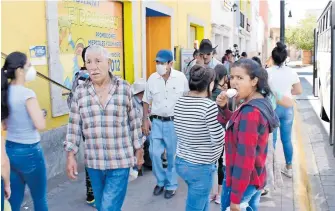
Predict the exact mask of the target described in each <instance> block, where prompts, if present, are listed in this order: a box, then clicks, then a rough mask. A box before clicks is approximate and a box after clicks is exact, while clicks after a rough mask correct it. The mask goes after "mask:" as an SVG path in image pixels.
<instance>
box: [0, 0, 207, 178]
mask: <svg viewBox="0 0 335 211" xmlns="http://www.w3.org/2000/svg"><path fill="white" fill-rule="evenodd" d="M12 11H15V13H13V12H12ZM210 11H211V5H210V4H208V3H206V2H205V1H196V2H193V3H192V4H189V3H188V2H185V1H182V0H178V1H163V0H162V1H126V0H125V1H99V0H92V1H78V0H63V1H2V2H1V15H2V17H3V18H2V22H1V28H2V36H1V43H2V47H1V52H2V55H6V54H9V53H11V52H13V51H21V52H24V53H26V54H27V55H28V58H29V59H30V60H31V62H32V64H33V65H34V66H35V68H36V70H37V71H38V72H39V73H41V74H43V75H45V76H47V77H49V78H51V79H52V80H54V81H56V82H58V83H60V84H63V85H64V86H65V87H68V88H70V87H71V83H72V79H73V75H74V73H76V72H77V71H78V70H79V68H80V67H81V66H82V65H83V62H82V59H81V52H82V50H83V48H84V47H86V46H88V45H91V44H98V45H102V46H104V47H106V48H107V49H108V50H109V51H110V55H111V59H112V65H111V70H112V71H113V74H114V75H116V76H118V77H122V78H124V79H125V80H127V81H128V82H129V83H133V81H134V80H135V79H138V78H141V77H143V78H148V77H149V76H150V74H151V73H152V72H154V71H155V62H154V58H155V55H156V53H157V51H158V50H159V49H163V48H164V49H171V50H172V52H173V53H174V56H175V61H174V67H175V69H177V70H180V69H181V63H182V62H184V61H181V54H180V52H181V49H191V50H192V49H193V48H194V46H193V43H194V42H195V41H197V42H200V41H201V40H202V39H203V38H210V37H211V15H210V14H211V12H210ZM16 14H20V17H23V16H24V17H25V19H24V21H23V20H22V18H19V17H18V16H17V15H16ZM4 17H5V18H4ZM2 61H3V58H2ZM27 85H28V87H29V88H32V89H33V90H34V91H35V93H36V95H37V98H38V101H39V103H40V106H41V108H43V109H45V110H46V111H47V117H46V122H47V128H46V130H45V131H42V133H41V134H42V141H41V143H42V146H43V148H44V151H45V154H46V162H47V166H48V178H50V177H53V176H55V175H57V174H59V173H62V172H64V165H65V162H66V160H65V159H66V157H65V153H64V150H63V146H62V145H63V141H64V140H65V135H66V124H67V121H68V108H67V105H66V97H67V95H66V94H67V93H68V90H66V89H63V88H60V87H59V86H56V85H53V84H50V82H49V81H47V80H45V79H42V78H37V79H36V81H34V82H30V83H29V84H27ZM81 160H83V159H81Z"/></svg>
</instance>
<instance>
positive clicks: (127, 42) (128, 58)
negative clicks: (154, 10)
mask: <svg viewBox="0 0 335 211" xmlns="http://www.w3.org/2000/svg"><path fill="white" fill-rule="evenodd" d="M133 18H134V17H133V16H132V3H131V1H123V44H124V48H123V50H124V77H125V80H127V81H128V82H129V83H133V82H134V79H135V69H134V42H133V25H132V22H133V21H132V19H133Z"/></svg>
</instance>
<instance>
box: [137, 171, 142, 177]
mask: <svg viewBox="0 0 335 211" xmlns="http://www.w3.org/2000/svg"><path fill="white" fill-rule="evenodd" d="M138 176H139V177H142V176H143V171H142V169H139V170H138Z"/></svg>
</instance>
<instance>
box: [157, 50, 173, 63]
mask: <svg viewBox="0 0 335 211" xmlns="http://www.w3.org/2000/svg"><path fill="white" fill-rule="evenodd" d="M155 61H156V62H163V63H166V62H169V61H173V56H172V52H171V51H170V50H160V51H158V53H157V55H156V59H155Z"/></svg>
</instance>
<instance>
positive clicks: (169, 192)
mask: <svg viewBox="0 0 335 211" xmlns="http://www.w3.org/2000/svg"><path fill="white" fill-rule="evenodd" d="M174 195H176V191H175V190H166V191H165V194H164V198H166V199H171V198H172V197H173V196H174Z"/></svg>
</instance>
